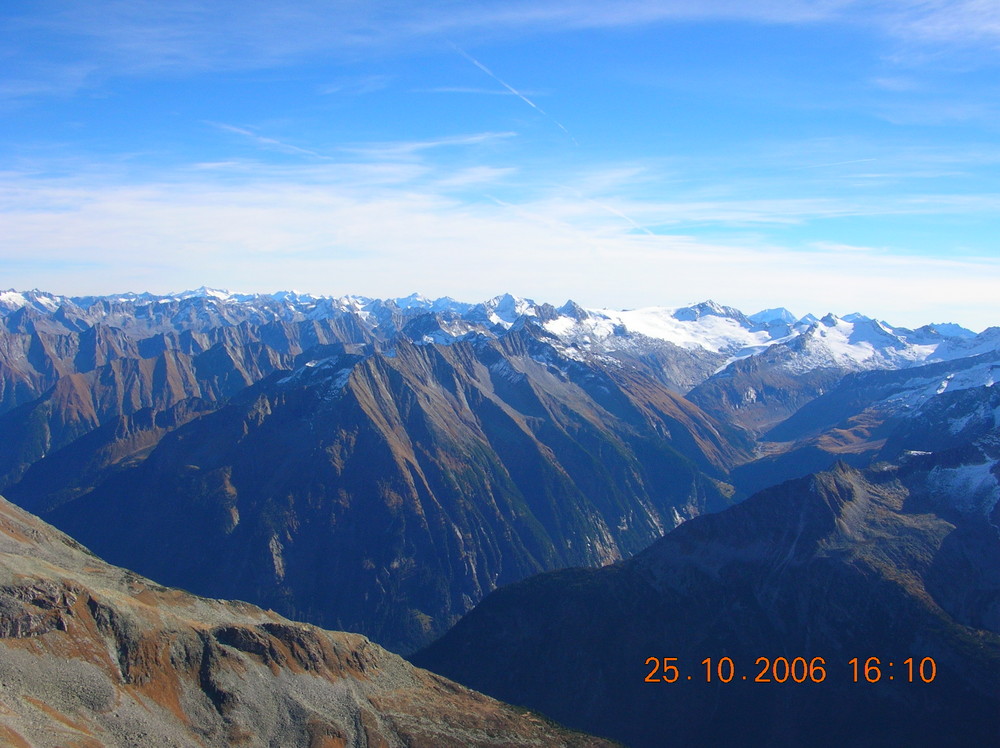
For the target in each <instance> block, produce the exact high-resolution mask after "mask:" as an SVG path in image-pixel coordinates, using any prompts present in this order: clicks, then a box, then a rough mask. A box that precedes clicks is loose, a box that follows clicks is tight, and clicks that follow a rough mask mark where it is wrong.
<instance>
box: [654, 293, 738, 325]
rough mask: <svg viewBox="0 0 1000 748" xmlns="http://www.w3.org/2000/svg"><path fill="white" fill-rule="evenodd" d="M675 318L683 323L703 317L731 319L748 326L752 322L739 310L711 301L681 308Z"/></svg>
mask: <svg viewBox="0 0 1000 748" xmlns="http://www.w3.org/2000/svg"><path fill="white" fill-rule="evenodd" d="M673 317H674V319H676V320H680V321H681V322H694V321H695V320H698V319H701V318H702V317H729V318H730V319H734V320H737V321H738V322H741V323H744V324H746V325H747V326H749V324H750V320H748V319H747V317H746V315H744V314H743V312H741V311H740V310H739V309H735V308H733V307H731V306H723V305H722V304H717V303H716V302H714V301H712V300H711V299H708V300H707V301H703V302H701V303H700V304H692V305H690V306H684V307H681V308H680V309H678V310H676V311H675V312H674V314H673Z"/></svg>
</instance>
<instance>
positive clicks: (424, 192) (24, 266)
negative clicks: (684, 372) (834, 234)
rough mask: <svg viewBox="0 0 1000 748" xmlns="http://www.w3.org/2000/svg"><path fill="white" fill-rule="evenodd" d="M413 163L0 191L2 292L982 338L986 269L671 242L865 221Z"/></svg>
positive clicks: (992, 318)
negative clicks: (501, 296)
mask: <svg viewBox="0 0 1000 748" xmlns="http://www.w3.org/2000/svg"><path fill="white" fill-rule="evenodd" d="M416 166H418V165H415V164H403V165H398V164H389V163H385V164H357V165H354V166H353V167H351V168H347V169H345V165H341V164H334V165H323V164H318V165H312V166H304V167H301V168H295V169H293V168H290V167H289V168H285V169H276V168H273V167H270V168H266V167H260V168H258V169H256V170H254V169H250V168H249V165H244V167H245V168H243V169H242V170H240V169H236V170H235V171H234V172H233V174H232V175H231V178H230V179H227V180H226V181H225V182H219V181H216V180H214V179H211V178H209V177H211V176H212V174H213V173H214V172H213V171H212V170H211V169H209V170H207V171H206V170H194V169H192V170H190V171H186V172H178V173H175V174H173V175H171V179H169V180H163V181H160V182H156V183H145V184H140V185H130V184H127V183H123V182H120V181H115V180H112V179H110V178H108V177H104V178H102V177H100V176H98V175H99V171H98V170H97V169H96V168H95V169H94V170H93V171H92V172H91V173H88V174H83V175H81V176H79V177H74V178H62V179H54V178H44V179H43V178H29V177H26V176H25V175H20V174H9V173H8V174H4V175H0V216H2V221H3V224H4V232H3V235H2V236H0V263H2V264H3V265H4V267H5V268H6V272H5V278H4V285H5V286H15V287H34V286H40V287H48V288H51V289H52V290H55V291H60V292H71V293H85V292H86V293H90V292H115V291H121V290H147V289H148V290H152V291H162V292H166V291H169V290H176V289H178V288H184V287H197V286H200V285H203V284H205V285H210V286H218V287H229V288H234V289H243V290H258V291H273V290H276V289H279V288H285V287H295V288H301V289H303V290H309V291H313V292H319V293H334V294H340V293H362V294H368V295H374V296H393V295H403V294H406V293H410V292H411V291H420V292H421V293H424V294H428V295H451V296H456V297H463V298H467V299H471V300H475V299H479V298H486V297H489V296H492V295H495V294H496V293H499V292H502V291H505V290H510V291H513V292H515V293H520V294H523V295H527V296H532V297H535V298H537V299H539V300H550V301H554V302H561V301H563V300H565V298H575V299H577V300H578V301H580V302H581V303H584V304H587V305H590V306H611V307H614V306H618V307H624V306H633V307H634V306H642V305H652V304H679V303H686V302H690V301H697V300H700V299H703V298H709V297H711V298H715V299H717V300H720V301H723V302H725V303H730V304H733V305H735V306H737V307H740V308H743V309H744V310H746V311H750V312H752V311H756V309H757V308H765V307H773V306H787V307H790V308H794V309H797V310H801V311H803V312H805V311H813V312H816V313H823V312H826V311H834V312H836V313H841V314H842V313H847V312H851V311H862V312H865V313H867V314H871V315H874V316H877V317H880V318H884V319H887V320H889V321H890V322H893V323H895V324H906V325H919V324H923V323H926V322H930V321H939V322H940V321H945V320H953V321H958V322H961V323H964V324H966V325H970V326H973V327H979V328H981V327H984V326H986V325H989V324H994V323H996V322H998V321H1000V320H998V319H997V307H996V301H995V299H996V288H997V287H1000V263H998V262H997V261H995V260H992V259H983V258H978V259H977V258H965V259H961V258H956V259H950V260H944V259H935V258H930V257H921V256H915V255H909V256H902V255H898V254H893V253H891V252H888V251H884V250H867V249H865V248H859V247H851V248H850V251H845V249H847V248H845V247H840V246H830V245H823V246H817V247H811V248H810V247H806V248H804V249H801V248H794V247H787V246H781V245H780V244H778V243H776V242H774V241H773V240H771V241H767V240H765V239H761V238H760V237H757V238H751V239H744V240H740V239H736V238H731V239H729V240H721V239H716V240H706V239H704V238H698V237H696V236H694V235H692V234H690V233H689V232H687V231H686V230H685V228H684V227H685V226H687V227H690V226H692V225H693V224H694V223H696V222H698V221H705V222H711V221H715V222H723V223H724V222H731V221H736V222H743V221H751V220H753V221H759V222H780V221H804V220H806V219H807V218H809V217H815V216H827V215H842V214H848V213H852V212H857V211H859V210H873V211H874V210H876V209H877V208H878V206H871V205H867V206H865V205H860V204H855V203H851V202H841V203H838V202H837V201H835V200H828V201H816V200H814V201H808V200H800V201H789V200H786V201H761V200H758V201H752V202H743V203H739V202H737V201H729V202H721V203H715V204H711V203H708V202H702V203H697V204H694V203H687V204H685V203H680V202H677V203H666V202H659V203H653V202H643V201H639V200H636V199H625V198H622V197H618V198H616V197H614V196H613V195H607V194H604V195H601V194H597V193H594V194H592V195H589V196H587V199H584V200H577V199H568V198H566V197H565V196H564V195H562V194H561V193H558V191H557V193H553V194H549V195H539V196H537V197H536V198H534V199H530V200H528V199H525V200H520V201H517V202H512V201H511V200H509V199H506V200H504V199H496V200H487V199H483V200H478V201H476V200H472V199H470V198H468V197H465V198H460V197H459V196H458V195H457V193H456V194H452V193H450V192H449V191H448V190H449V188H448V187H447V186H444V187H441V186H440V185H439V184H436V181H435V180H439V181H440V182H444V181H445V180H446V179H447V174H445V173H443V172H441V171H438V170H435V169H433V168H431V167H429V166H428V165H426V164H425V165H423V168H422V169H421V168H415V167H416ZM219 168H230V167H228V166H227V167H219ZM394 169H395V171H393V170H394ZM345 171H346V172H347V173H345ZM390 174H391V176H390ZM466 176H467V178H468V183H470V184H473V183H474V184H476V185H477V186H481V189H482V190H483V191H484V192H488V191H489V190H490V189H491V188H492V187H495V186H496V182H497V180H499V181H501V182H503V181H504V180H506V179H509V178H511V175H510V174H509V173H507V172H504V171H502V170H498V171H496V172H489V171H486V172H478V173H476V172H474V171H473V172H470V173H469V174H467V175H466ZM460 181H461V180H460ZM583 181H584V180H580V183H581V184H582V183H583ZM594 181H595V182H596V183H601V181H602V180H600V179H599V178H595V180H594ZM997 208H1000V197H996V196H993V197H990V196H985V197H982V198H980V199H978V200H965V201H963V200H961V199H958V198H954V199H952V200H951V201H950V202H949V201H948V200H946V199H945V198H937V197H934V196H924V197H922V198H919V199H902V200H899V201H898V202H897V203H895V204H893V203H891V202H890V201H888V200H887V201H886V203H885V204H884V205H883V206H881V208H880V209H882V210H889V209H896V210H900V211H906V210H912V211H914V212H915V213H918V212H921V211H923V212H926V211H928V210H943V211H984V210H996V209H997ZM685 215H687V218H686V219H684V218H683V217H684V216H685ZM692 216H693V218H692ZM671 221H673V222H675V223H676V226H677V229H676V230H674V231H673V232H672V233H669V234H666V233H663V234H660V235H655V236H654V235H649V234H646V233H643V232H642V231H636V227H637V226H638V227H640V228H642V227H645V226H647V225H650V224H652V223H655V222H658V223H659V224H660V225H662V224H665V223H669V222H671ZM60 267H62V269H60Z"/></svg>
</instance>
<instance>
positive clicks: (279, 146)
mask: <svg viewBox="0 0 1000 748" xmlns="http://www.w3.org/2000/svg"><path fill="white" fill-rule="evenodd" d="M206 121H207V120H206ZM208 124H210V125H212V126H213V127H218V128H219V129H220V130H226V131H228V132H235V133H237V134H238V135H243V136H245V137H248V138H250V139H251V140H253V141H254V142H255V143H257V144H258V145H262V146H264V147H269V148H273V149H276V150H279V151H284V152H285V153H299V154H302V155H304V156H313V157H314V158H322V159H327V160H329V158H330V157H329V156H324V155H323V154H322V153H317V152H316V151H310V150H309V149H308V148H299V147H298V146H297V145H292V144H291V143H284V142H282V141H280V140H275V139H274V138H265V137H264V136H263V135H258V134H257V133H255V132H252V131H251V130H246V129H244V128H242V127H236V126H235V125H227V124H226V123H224V122H208Z"/></svg>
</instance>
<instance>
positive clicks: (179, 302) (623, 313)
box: [0, 286, 1000, 373]
mask: <svg viewBox="0 0 1000 748" xmlns="http://www.w3.org/2000/svg"><path fill="white" fill-rule="evenodd" d="M22 310H23V311H22ZM18 311H22V313H27V314H37V315H41V316H42V317H48V318H52V319H53V320H58V322H59V323H60V324H63V325H71V324H72V325H75V326H76V327H77V328H80V327H81V326H82V327H89V326H91V325H94V324H97V323H98V322H100V323H102V324H106V325H109V326H112V327H122V328H129V329H138V330H139V331H140V332H141V331H142V330H146V331H148V333H150V334H152V333H156V332H163V331H166V330H169V329H176V328H177V327H178V326H180V325H183V326H185V327H189V326H191V325H195V326H197V325H198V324H199V323H202V324H209V323H210V322H211V324H217V323H221V324H231V325H235V324H240V323H241V322H244V321H249V322H253V323H255V324H268V323H275V322H299V321H303V320H323V319H334V318H339V317H342V316H344V315H350V314H353V315H356V316H357V317H358V318H359V319H361V320H362V321H363V323H364V324H365V325H366V326H367V327H369V328H371V330H373V331H374V332H376V333H379V332H381V333H382V334H384V335H385V336H392V335H393V334H396V333H398V332H400V331H402V330H404V329H409V328H408V327H407V325H411V326H412V330H411V331H410V332H409V337H410V338H411V339H412V340H414V341H415V342H421V343H436V344H448V343H450V342H454V341H455V340H459V339H463V338H465V337H467V336H469V335H470V334H483V335H487V336H495V335H500V334H503V333H504V332H505V331H508V330H511V329H512V328H514V327H515V325H519V324H528V325H536V326H537V327H539V328H541V330H544V332H545V333H547V334H548V335H550V336H551V337H552V338H554V339H555V341H556V343H557V344H558V346H559V347H560V348H562V349H563V350H564V351H565V352H566V353H567V355H569V356H570V357H573V358H577V357H580V356H587V355H600V356H604V355H609V354H610V355H614V354H615V353H620V352H627V353H630V354H636V353H638V354H643V353H645V352H649V351H656V350H661V349H664V347H666V348H668V349H672V348H680V349H684V350H686V351H689V352H691V353H693V354H696V355H704V356H708V357H710V358H711V360H712V368H713V369H714V370H715V371H716V372H719V371H722V370H723V369H725V368H726V367H727V366H728V365H729V364H731V363H733V362H734V361H738V360H742V359H746V358H748V357H751V356H754V355H756V354H761V353H763V352H764V351H766V350H768V349H770V348H771V347H772V346H781V347H783V348H785V349H787V350H788V356H786V357H785V360H784V361H783V363H782V364H781V366H782V368H784V369H785V370H787V371H789V372H790V373H801V372H805V371H811V370H815V369H818V368H838V369H846V370H851V371H860V370H866V369H896V368H905V367H909V366H914V365H918V364H921V363H930V362H934V361H946V360H951V359H955V358H962V357H966V356H970V355H976V354H979V353H984V352H989V351H994V350H997V349H1000V328H989V329H988V330H986V331H984V332H982V333H980V334H978V335H977V334H976V333H974V332H972V331H970V330H966V329H965V328H962V327H960V326H958V325H955V324H951V323H946V324H938V325H925V326H923V327H920V328H917V329H916V330H910V329H908V328H902V327H894V326H892V325H889V324H888V323H885V322H882V321H879V320H876V319H872V318H870V317H867V316H865V315H863V314H858V313H855V314H850V315H846V316H844V317H837V316H835V315H832V314H827V315H825V316H823V317H822V318H817V317H815V316H813V315H811V314H807V315H805V316H802V317H798V318H797V317H796V316H795V315H794V314H792V313H791V312H789V311H788V310H787V309H784V308H780V307H779V308H775V309H766V310H763V311H760V312H757V313H755V314H751V315H746V314H744V313H743V312H741V311H740V310H738V309H735V308H733V307H728V306H724V305H721V304H718V303H716V302H714V301H711V300H708V301H704V302H701V303H697V304H692V305H688V306H680V307H644V308H639V309H628V310H612V309H585V308H583V307H581V306H579V305H578V304H576V303H575V302H573V301H567V302H566V303H565V304H563V305H562V306H560V307H558V308H556V307H554V306H553V305H551V304H547V303H544V304H539V303H536V302H535V301H533V300H532V299H527V298H522V297H517V296H513V295H511V294H502V295H499V296H496V297H494V298H492V299H488V300H486V301H483V302H480V303H475V304H473V303H468V302H461V301H457V300H455V299H453V298H451V297H441V298H437V299H430V298H428V297H425V296H422V295H420V294H416V293H414V294H411V295H410V296H406V297H401V298H395V299H376V298H370V297H366V296H356V295H345V296H340V297H335V296H322V295H321V296H316V295H312V294H308V293H300V292H296V291H279V292H275V293H271V294H246V293H233V292H230V291H226V290H221V289H214V288H208V287H205V286H202V287H200V288H197V289H194V290H189V291H183V292H180V293H174V294H167V295H155V294H150V293H138V294H137V293H125V294H115V295H108V296H77V297H70V296H60V295H57V294H51V293H47V292H44V291H39V290H38V289H34V290H31V291H16V290H14V289H9V290H7V291H3V292H0V316H2V317H11V316H12V315H13V314H14V313H15V312H18ZM424 315H432V316H433V319H434V321H433V322H431V321H424V322H420V323H419V324H418V323H416V322H414V320H416V318H418V317H421V316H424Z"/></svg>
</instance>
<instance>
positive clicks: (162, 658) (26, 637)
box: [0, 499, 609, 748]
mask: <svg viewBox="0 0 1000 748" xmlns="http://www.w3.org/2000/svg"><path fill="white" fill-rule="evenodd" d="M0 684H2V685H0V699H2V702H3V717H2V720H0V742H2V743H3V744H5V745H11V746H39V747H43V746H51V747H53V748H55V747H56V746H68V745H79V746H122V747H123V748H124V747H126V746H137V745H162V746H177V747H178V748H180V747H181V746H184V747H186V746H191V745H202V746H232V745H245V746H273V745H281V746H303V748H305V746H309V747H310V748H313V747H316V746H323V747H327V748H332V747H333V746H371V745H383V746H403V745H411V746H427V747H428V748H431V747H433V748H437V747H438V746H456V747H457V746H498V747H499V746H553V745H554V746H602V745H609V744H608V743H606V742H605V741H602V740H599V739H596V738H590V737H587V736H585V735H580V734H576V733H572V732H569V731H567V730H563V729H561V728H558V727H556V726H554V725H551V724H549V723H547V722H546V721H544V720H543V719H540V718H538V717H536V716H535V715H532V714H530V713H526V712H525V711H524V710H520V709H514V708H511V707H509V706H507V705H505V704H501V703H499V702H496V701H494V700H492V699H490V698H487V697H485V696H482V695H480V694H477V693H475V692H472V691H469V690H467V689H465V688H463V687H461V686H459V685H457V684H455V683H451V682H449V681H446V680H445V679H443V678H440V677H438V676H435V675H433V674H431V673H428V672H426V671H423V670H419V669H417V668H414V667H412V666H411V665H409V664H408V663H406V662H404V661H403V660H401V659H400V658H399V657H397V656H396V655H393V654H390V653H389V652H386V651H385V650H384V649H382V648H381V647H378V646H377V645H375V644H372V643H371V642H370V641H368V640H367V639H365V638H364V637H362V636H358V635H355V634H345V633H339V632H331V631H323V630H321V629H318V628H315V627H313V626H308V625H304V624H301V623H295V622H292V621H289V620H287V619H284V618H282V617H280V616H278V615H276V614H275V613H273V612H265V611H263V610H261V609H260V608H256V607H254V606H252V605H248V604H246V603H234V602H223V601H218V600H208V599H205V598H199V597H194V596H193V595H189V594H187V593H184V592H181V591H179V590H173V589H169V588H165V587H161V586H159V585H157V584H155V583H154V582H151V581H150V580H148V579H145V578H143V577H140V576H138V575H136V574H133V573H132V572H129V571H126V570H125V569H121V568H117V567H114V566H110V565H109V564H106V563H104V562H103V561H101V560H100V559H98V558H96V557H95V556H93V555H91V554H90V553H88V552H87V551H86V549H84V548H83V547H82V546H80V545H78V544H77V543H76V542H74V541H73V540H71V539H69V538H68V537H67V536H65V535H63V534H62V533H60V532H58V531H56V530H54V529H53V528H51V527H50V526H48V525H46V524H45V523H43V522H41V521H40V520H38V519H37V518H35V517H32V516H31V515H29V514H27V513H26V512H24V511H22V510H20V509H17V508H16V507H14V506H13V505H11V504H9V503H8V502H7V501H5V500H3V499H0Z"/></svg>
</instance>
